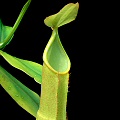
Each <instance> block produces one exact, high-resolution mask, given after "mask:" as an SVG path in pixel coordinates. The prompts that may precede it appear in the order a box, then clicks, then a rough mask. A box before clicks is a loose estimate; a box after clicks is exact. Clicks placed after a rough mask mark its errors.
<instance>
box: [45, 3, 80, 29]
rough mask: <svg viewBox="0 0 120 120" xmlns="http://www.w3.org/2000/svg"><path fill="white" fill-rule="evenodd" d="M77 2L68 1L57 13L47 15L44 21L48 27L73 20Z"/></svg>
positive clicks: (75, 14)
mask: <svg viewBox="0 0 120 120" xmlns="http://www.w3.org/2000/svg"><path fill="white" fill-rule="evenodd" d="M78 8H79V4H78V3H76V4H74V3H69V4H67V5H66V6H64V7H63V8H62V9H61V10H60V11H59V12H58V13H56V14H54V15H51V16H49V17H47V18H46V19H45V20H44V23H45V24H46V25H47V26H48V27H52V28H57V27H60V26H63V25H65V24H67V23H69V22H71V21H73V20H74V19H75V18H76V16H77V13H78Z"/></svg>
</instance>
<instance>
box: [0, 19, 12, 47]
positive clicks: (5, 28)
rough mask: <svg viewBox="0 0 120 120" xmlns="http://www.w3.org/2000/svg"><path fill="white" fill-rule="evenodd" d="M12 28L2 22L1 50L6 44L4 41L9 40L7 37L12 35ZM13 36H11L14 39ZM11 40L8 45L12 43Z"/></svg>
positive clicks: (0, 26) (0, 27) (0, 23)
mask: <svg viewBox="0 0 120 120" xmlns="http://www.w3.org/2000/svg"><path fill="white" fill-rule="evenodd" d="M11 31H12V27H9V26H4V25H3V24H2V21H1V20H0V48H1V46H3V44H4V40H5V39H6V38H7V36H8V35H9V34H10V33H11ZM12 37H13V35H12V36H11V39H12ZM11 39H10V40H9V41H8V43H7V44H9V42H10V41H11Z"/></svg>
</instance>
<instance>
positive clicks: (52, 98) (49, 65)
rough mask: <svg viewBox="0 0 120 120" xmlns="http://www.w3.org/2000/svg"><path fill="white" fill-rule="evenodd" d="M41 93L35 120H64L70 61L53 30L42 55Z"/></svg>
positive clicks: (55, 31)
mask: <svg viewBox="0 0 120 120" xmlns="http://www.w3.org/2000/svg"><path fill="white" fill-rule="evenodd" d="M43 61H44V63H43V69H42V72H43V74H42V91H41V98H40V108H39V110H38V112H37V119H36V120H66V103H67V92H68V79H69V70H70V60H69V57H68V56H67V54H66V52H65V50H64V48H63V46H62V44H61V42H60V38H59V35H58V30H57V29H54V30H53V32H52V35H51V38H50V40H49V42H48V44H47V46H46V48H45V50H44V53H43Z"/></svg>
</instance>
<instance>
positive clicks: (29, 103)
mask: <svg viewBox="0 0 120 120" xmlns="http://www.w3.org/2000/svg"><path fill="white" fill-rule="evenodd" d="M0 85H1V86H2V87H3V88H4V89H5V91H6V92H7V93H8V94H9V95H10V96H11V97H12V98H13V99H14V100H15V101H16V102H17V104H18V105H19V106H21V107H22V108H23V109H25V110H26V111H27V112H28V113H30V114H31V115H33V116H34V117H36V115H37V111H38V108H39V104H40V97H39V96H38V94H36V93H35V92H33V91H32V90H30V89H29V88H28V87H26V86H25V85H24V84H22V83H21V82H20V81H18V80H17V79H16V78H15V77H13V76H12V75H11V74H10V73H8V72H7V71H6V70H5V69H4V68H2V67H1V66H0ZM11 109H13V108H11Z"/></svg>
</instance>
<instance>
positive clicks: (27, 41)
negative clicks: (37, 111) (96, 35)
mask: <svg viewBox="0 0 120 120" xmlns="http://www.w3.org/2000/svg"><path fill="white" fill-rule="evenodd" d="M25 2H26V0H11V1H10V0H4V1H3V2H2V3H1V2H0V6H2V7H0V12H1V13H0V18H1V19H2V22H3V23H4V24H5V25H8V26H13V24H14V22H15V21H16V19H17V16H18V15H19V13H20V10H21V8H22V6H23V5H24V4H25ZM70 2H73V3H76V2H79V5H80V6H79V7H80V8H79V12H78V16H77V18H76V20H75V21H73V22H71V23H69V24H67V25H65V26H62V27H61V28H59V34H60V38H61V42H62V44H63V46H64V48H65V50H66V52H67V54H68V56H69V58H70V60H71V70H70V80H69V81H70V83H69V93H68V104H67V114H68V118H69V120H79V119H81V118H82V117H84V119H85V118H86V117H88V114H89V112H88V111H91V108H92V107H91V106H92V105H91V103H90V102H91V101H92V100H93V101H92V102H94V101H95V100H94V99H92V88H91V89H90V85H91V84H92V83H91V82H90V80H89V79H88V78H90V79H94V78H92V77H90V75H91V74H90V73H92V72H91V70H92V69H93V68H91V67H90V66H92V63H93V62H94V60H93V61H92V60H91V59H92V47H90V45H91V44H92V43H91V42H92V41H91V42H90V40H89V39H88V38H89V37H90V33H89V32H90V31H89V30H90V27H89V26H88V24H89V22H90V18H89V17H88V18H89V20H88V19H86V16H87V14H88V13H87V14H86V12H85V11H84V10H83V3H82V1H81V0H79V1H77V0H59V1H58V0H51V1H49V2H47V1H45V0H43V1H40V0H32V2H31V5H30V6H29V8H28V10H27V12H26V14H25V16H24V17H23V19H22V21H21V23H20V25H19V27H18V29H17V31H16V32H15V34H14V38H13V40H12V41H11V43H10V44H9V45H8V46H6V48H5V49H4V51H5V52H7V53H8V54H10V55H13V56H16V57H19V58H22V59H26V60H31V61H34V62H37V63H40V64H42V63H43V60H42V55H43V50H44V48H45V46H46V44H47V42H48V40H49V38H50V36H51V32H52V31H51V29H50V28H49V27H47V26H46V25H45V24H44V19H45V17H47V16H49V15H52V14H54V13H56V12H58V11H59V10H60V9H61V8H62V7H63V6H64V5H66V4H68V3H70ZM88 12H89V11H88ZM88 31H89V32H88ZM91 39H93V38H91ZM90 49H91V50H90ZM91 61H92V62H91ZM0 64H1V66H2V67H4V68H5V69H6V70H7V71H8V72H10V73H11V74H12V75H13V76H15V77H16V78H17V79H19V80H20V81H21V82H22V83H24V84H25V85H26V86H28V87H29V88H30V89H32V90H34V91H35V92H37V93H38V94H40V85H39V84H37V83H36V82H34V80H33V79H32V78H30V77H28V76H27V75H26V74H24V73H23V72H21V71H19V70H17V69H15V68H13V67H12V66H10V65H9V64H8V63H7V62H6V61H5V60H4V59H3V58H2V57H1V56H0ZM92 74H93V73H92ZM91 99H92V100H91ZM86 114H87V115H86ZM91 116H94V113H92V114H91ZM0 117H1V118H2V119H5V120H6V119H8V117H9V119H12V120H19V119H22V120H25V119H29V120H34V119H35V118H34V117H32V116H31V115H30V114H29V113H27V112H26V111H24V110H23V109H22V108H21V107H19V106H18V105H17V104H16V103H15V102H14V101H13V100H12V99H11V98H10V96H9V95H8V94H7V93H6V92H5V91H4V89H3V88H2V87H0Z"/></svg>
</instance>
